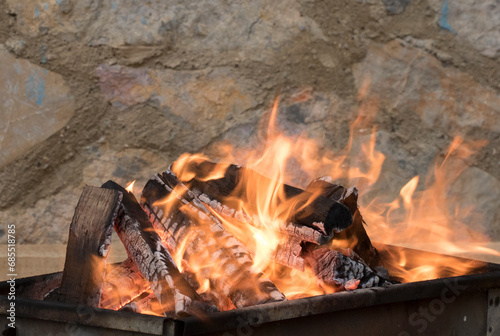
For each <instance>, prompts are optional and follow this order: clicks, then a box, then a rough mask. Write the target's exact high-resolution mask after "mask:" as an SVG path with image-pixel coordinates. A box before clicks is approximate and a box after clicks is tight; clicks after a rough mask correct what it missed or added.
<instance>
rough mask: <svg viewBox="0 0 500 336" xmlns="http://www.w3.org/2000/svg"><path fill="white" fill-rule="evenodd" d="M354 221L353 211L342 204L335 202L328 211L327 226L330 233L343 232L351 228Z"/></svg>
mask: <svg viewBox="0 0 500 336" xmlns="http://www.w3.org/2000/svg"><path fill="white" fill-rule="evenodd" d="M352 221H353V216H352V213H351V210H349V208H348V207H346V206H345V205H344V204H342V203H339V202H334V203H333V204H332V206H331V207H330V210H329V211H328V215H327V217H326V223H325V226H326V229H327V231H329V232H331V231H333V232H341V231H343V230H345V229H347V228H348V227H349V226H351V224H352ZM330 230H331V231H330Z"/></svg>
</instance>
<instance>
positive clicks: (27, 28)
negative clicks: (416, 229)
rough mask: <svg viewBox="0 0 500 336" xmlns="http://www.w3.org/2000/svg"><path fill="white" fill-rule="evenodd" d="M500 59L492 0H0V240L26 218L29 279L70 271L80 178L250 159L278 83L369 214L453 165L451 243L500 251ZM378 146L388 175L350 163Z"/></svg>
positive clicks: (298, 176) (19, 229) (23, 235)
mask: <svg viewBox="0 0 500 336" xmlns="http://www.w3.org/2000/svg"><path fill="white" fill-rule="evenodd" d="M499 56H500V4H499V3H498V1H495V0H484V1H481V2H480V3H478V2H476V1H472V0H459V1H458V0H455V1H450V2H448V1H447V0H418V1H417V0H357V1H350V0H346V1H321V0H308V1H306V0H303V1H291V0H290V1H288V0H284V1H279V2H276V1H270V0H254V1H224V0H220V1H208V0H207V1H174V0H168V1H139V2H137V1H130V0H123V1H120V0H114V1H101V0H81V1H74V0H47V1H30V0H22V1H18V0H6V1H2V2H0V74H1V76H0V92H1V94H0V106H1V108H0V120H1V121H0V148H1V152H0V181H1V182H0V221H1V223H2V226H1V228H0V242H1V243H2V244H6V234H7V232H6V231H7V225H9V224H15V225H16V238H17V243H18V244H19V245H18V262H17V265H18V275H19V276H20V277H21V276H27V275H33V274H40V273H47V272H50V271H57V270H62V265H63V264H64V255H65V243H66V242H67V237H68V229H69V224H70V222H71V218H72V216H73V211H74V208H75V206H76V204H77V202H78V198H79V196H80V193H81V191H82V188H83V186H85V185H94V186H99V185H101V184H102V183H104V182H105V181H107V180H108V179H113V180H115V181H116V182H118V183H120V184H122V185H124V186H125V185H126V184H128V183H129V182H131V181H133V180H137V182H136V188H137V190H136V193H137V194H139V193H140V189H141V188H142V186H143V185H144V184H145V182H146V181H147V180H148V179H149V177H151V176H152V174H154V173H156V172H161V171H163V170H164V169H166V168H167V167H168V166H169V165H170V164H171V163H172V162H173V161H174V160H175V159H176V158H177V157H178V156H179V155H180V154H182V153H184V152H191V153H196V152H202V153H205V154H207V155H208V156H209V157H210V158H212V159H213V160H219V159H224V158H227V152H225V151H224V149H227V147H225V146H227V145H231V149H230V151H231V158H232V159H233V160H234V161H236V162H237V163H244V156H245V155H244V154H243V153H244V152H240V151H238V149H239V148H244V147H245V148H246V147H252V148H257V149H258V148H261V147H262V144H263V143H264V142H265V140H266V128H267V126H266V120H267V119H266V117H267V116H268V114H269V111H270V108H271V107H272V105H273V102H274V100H275V98H276V96H277V95H279V96H280V104H279V116H278V123H277V124H278V128H279V129H280V130H281V131H282V132H284V133H285V134H287V135H288V136H290V137H292V138H294V137H297V136H301V137H302V138H307V139H311V140H312V141H314V143H315V144H316V147H315V148H314V151H313V152H314V154H315V155H316V158H317V160H318V161H321V162H322V163H318V164H319V165H320V166H318V167H317V169H315V170H314V171H315V172H316V173H317V174H318V175H317V176H321V174H323V173H326V174H330V175H332V174H331V171H328V169H327V168H328V167H325V161H324V160H322V158H328V160H327V161H326V162H329V163H331V162H335V155H339V157H341V158H342V159H341V160H340V161H341V164H342V167H343V169H344V170H345V174H338V175H339V176H338V181H339V182H341V183H343V184H345V185H346V186H347V187H349V186H351V185H356V186H358V189H360V194H361V202H360V203H361V208H362V210H363V209H364V208H367V210H366V212H367V213H368V212H370V209H369V207H370V205H372V202H373V201H374V200H375V199H377V200H378V201H384V202H391V201H392V200H394V199H397V198H398V197H403V196H400V195H401V189H402V188H404V187H405V186H407V185H408V183H409V182H410V181H412V179H413V178H414V177H415V176H419V177H420V178H419V179H418V180H417V181H416V184H415V188H416V189H415V188H413V191H415V190H417V192H418V191H421V192H422V193H423V194H422V195H426V194H425V190H426V188H428V187H429V185H433V183H435V182H436V175H435V174H433V171H434V170H433V169H434V168H435V167H443V164H442V163H443V162H444V161H445V160H446V164H447V169H446V170H445V171H441V172H440V173H441V175H444V176H445V177H450V174H451V175H453V178H452V179H451V178H450V179H447V181H446V185H445V186H444V187H443V188H444V189H443V190H441V194H440V195H441V196H442V198H441V199H434V198H433V199H432V200H433V202H434V204H439V202H440V201H442V202H443V204H442V207H441V209H442V211H443V212H444V213H446V214H445V215H444V216H445V217H446V218H447V221H448V224H449V223H451V222H454V221H456V222H457V223H458V222H459V223H460V229H457V230H455V229H452V231H454V232H455V235H454V236H453V238H454V240H455V241H457V242H463V243H464V244H466V243H467V244H469V243H474V242H476V241H477V242H481V243H482V244H486V246H489V247H493V248H494V249H497V250H500V245H499V243H498V241H500V180H499V179H500V169H499V167H500V62H499ZM351 135H352V137H351ZM370 141H372V142H370ZM363 144H365V145H363ZM366 144H373V146H374V148H371V149H372V154H370V153H367V152H366V151H365V149H366V148H367V147H366V146H368V147H369V145H366ZM259 146H260V147H259ZM450 146H451V147H452V149H453V150H452V151H450ZM458 148H461V149H458ZM374 152H376V153H381V154H382V155H383V157H384V159H383V162H379V163H380V165H381V167H380V172H379V174H378V175H377V176H372V177H369V178H368V180H367V177H366V176H364V177H363V176H357V175H356V176H354V175H352V171H350V172H349V169H348V168H354V167H357V168H360V169H361V170H363V169H364V170H363V172H366V171H369V168H366V167H367V165H372V164H374V163H373V162H372V161H373V158H374V156H373V153H374ZM240 154H241V155H240ZM240 156H241V157H240ZM332 160H333V161H332ZM292 161H293V160H292ZM321 164H322V165H323V166H321ZM290 167H291V169H290V171H291V173H290V175H289V177H288V178H287V179H288V181H287V182H288V183H290V184H294V185H297V186H301V187H304V186H305V185H307V182H308V181H307V180H308V179H310V178H311V176H309V175H307V174H306V175H305V174H304V171H303V169H301V168H294V167H295V166H294V164H293V162H291V164H290ZM346 167H348V168H346ZM330 168H331V166H330ZM333 175H335V174H333ZM361 175H363V174H361ZM306 177H307V178H306ZM375 177H376V178H375ZM372 178H373V181H372V180H370V179H372ZM413 181H415V180H413ZM409 188H410V189H412V188H411V187H409ZM407 191H408V190H407ZM413 191H412V192H413ZM422 195H421V196H419V197H426V196H422ZM403 200H404V197H403ZM450 200H453V201H452V202H450ZM447 201H448V202H447ZM407 210H408V209H407ZM420 210H422V209H420ZM423 211H424V212H425V209H423ZM378 215H384V214H383V211H382V212H381V213H379V214H378ZM371 218H374V219H376V218H377V217H376V216H373V217H371ZM367 222H368V220H367ZM390 222H391V221H388V223H389V226H390ZM370 225H372V227H376V226H377V223H369V222H368V226H370ZM429 225H432V224H429ZM384 228H385V226H384ZM369 233H370V230H369ZM373 235H374V237H373V238H374V240H379V239H377V238H379V237H381V232H380V231H377V230H374V231H373ZM113 241H114V242H117V241H118V242H119V240H118V239H117V237H116V236H115V237H114V238H113ZM390 243H397V241H395V240H394V239H391V241H390ZM401 243H405V242H401ZM407 243H408V242H407ZM408 244H409V243H408ZM419 244H420V245H418V244H417V245H418V246H417V247H419V248H424V249H425V248H427V249H429V248H430V247H431V246H432V244H434V246H436V244H437V245H439V241H438V242H437V243H436V242H428V241H426V240H423V241H422V240H421V241H420V242H419ZM115 245H117V244H113V246H115ZM118 245H119V244H118ZM409 245H411V244H409ZM412 246H415V245H412ZM6 253H7V251H6V247H5V248H2V250H1V251H0V257H1V263H0V265H2V266H1V267H2V269H6ZM112 253H113V256H115V257H114V258H116V260H120V258H124V256H125V252H124V251H123V249H120V246H117V247H116V248H112ZM491 260H498V258H497V259H495V258H493V259H491ZM1 276H2V278H3V277H4V274H2V275H1Z"/></svg>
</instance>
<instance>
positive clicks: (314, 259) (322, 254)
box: [306, 248, 393, 290]
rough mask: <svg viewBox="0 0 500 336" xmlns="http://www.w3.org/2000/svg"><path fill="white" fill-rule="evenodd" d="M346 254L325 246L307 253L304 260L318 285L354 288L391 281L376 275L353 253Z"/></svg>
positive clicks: (376, 285)
mask: <svg viewBox="0 0 500 336" xmlns="http://www.w3.org/2000/svg"><path fill="white" fill-rule="evenodd" d="M346 254H350V257H349V256H347V255H345V254H343V253H341V252H338V251H333V250H329V249H327V248H319V249H316V250H314V251H311V252H309V253H308V254H307V256H306V260H307V262H308V263H309V265H310V266H311V268H312V270H313V272H314V274H315V275H316V277H317V279H318V282H319V284H320V285H323V286H325V285H326V286H332V287H335V288H340V289H346V290H354V289H356V288H370V287H380V286H387V285H390V284H391V283H393V282H392V281H390V280H387V279H384V278H382V277H380V276H379V275H377V273H375V272H374V271H373V270H372V269H371V268H370V267H369V266H368V265H366V264H365V263H364V262H363V261H362V260H361V258H359V256H357V255H356V254H355V253H353V252H350V251H347V252H346Z"/></svg>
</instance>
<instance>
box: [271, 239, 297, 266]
mask: <svg viewBox="0 0 500 336" xmlns="http://www.w3.org/2000/svg"><path fill="white" fill-rule="evenodd" d="M301 244H302V240H301V239H300V238H297V237H290V238H288V239H287V240H286V241H285V242H284V243H283V244H280V245H278V248H277V249H276V254H275V257H274V261H276V262H277V263H280V264H282V265H285V266H288V267H291V268H295V269H297V270H299V271H304V258H302V246H301Z"/></svg>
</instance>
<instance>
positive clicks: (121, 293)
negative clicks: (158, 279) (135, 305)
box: [101, 258, 150, 310]
mask: <svg viewBox="0 0 500 336" xmlns="http://www.w3.org/2000/svg"><path fill="white" fill-rule="evenodd" d="M107 268H111V269H110V270H109V271H107V272H106V278H105V280H104V282H103V284H102V291H101V308H106V309H113V310H118V309H120V308H121V307H123V306H124V305H126V304H128V303H129V302H130V301H132V300H133V299H134V298H136V297H138V296H140V295H141V294H142V293H144V292H145V291H147V290H148V289H149V288H150V285H149V283H148V282H147V281H146V279H144V277H143V276H142V275H141V273H140V272H139V270H138V269H137V266H136V265H135V263H134V261H133V260H132V259H131V258H128V259H127V260H125V261H124V262H122V263H121V264H119V265H117V266H113V265H110V266H108V267H107Z"/></svg>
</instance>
